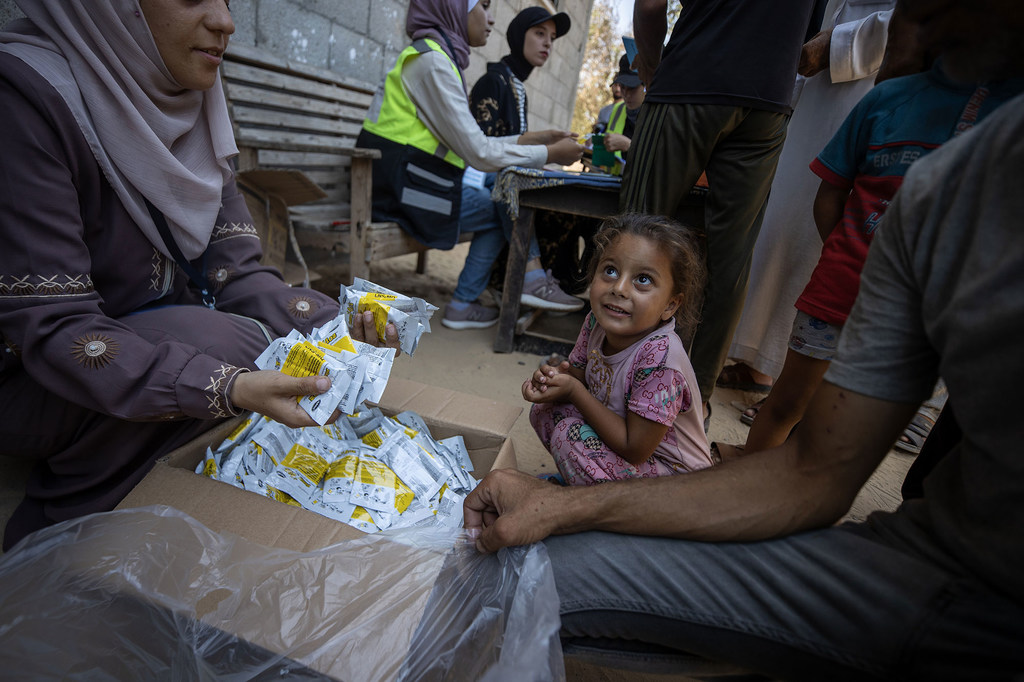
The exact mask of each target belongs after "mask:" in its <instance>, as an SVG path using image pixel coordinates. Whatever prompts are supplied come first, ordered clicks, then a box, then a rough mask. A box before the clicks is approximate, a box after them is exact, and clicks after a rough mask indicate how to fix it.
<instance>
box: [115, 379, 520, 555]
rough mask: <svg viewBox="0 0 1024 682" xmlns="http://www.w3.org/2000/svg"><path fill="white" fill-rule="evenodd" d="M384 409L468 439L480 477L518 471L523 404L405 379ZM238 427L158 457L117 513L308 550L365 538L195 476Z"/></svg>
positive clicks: (442, 434) (393, 384)
mask: <svg viewBox="0 0 1024 682" xmlns="http://www.w3.org/2000/svg"><path fill="white" fill-rule="evenodd" d="M379 407H380V408H381V410H382V411H384V413H386V414H389V415H393V414H397V413H399V412H403V411H405V410H412V411H413V412H416V413H417V414H419V415H420V416H421V417H423V420H424V421H425V422H426V423H427V425H428V426H429V427H430V431H431V434H433V436H434V438H438V439H441V438H448V437H450V436H455V435H461V436H462V437H463V439H464V440H465V442H466V448H467V450H469V456H470V459H471V460H472V461H473V467H474V472H473V475H474V476H476V477H477V478H478V479H479V478H482V477H483V476H484V474H486V473H487V472H488V471H490V470H491V469H507V468H514V467H515V466H516V455H515V450H514V449H513V446H512V441H511V439H510V438H509V433H510V432H511V430H512V425H513V424H514V423H515V421H516V419H517V418H518V417H519V414H520V413H521V412H522V408H521V407H513V406H511V405H507V404H505V403H500V402H497V401H494V400H487V399H486V398H480V397H478V396H471V395H466V394H464V393H458V392H456V391H450V390H447V389H443V388H436V387H432V386H425V385H423V384H420V383H416V382H414V381H405V380H401V379H392V380H391V381H389V382H388V387H387V390H385V392H384V395H383V397H382V398H381V401H380V405H379ZM238 423H239V420H237V419H233V420H230V421H228V422H226V423H224V424H221V425H219V426H218V427H216V428H214V429H213V430H211V431H208V432H206V433H205V434H203V435H202V436H199V437H198V438H196V439H195V440H193V441H192V442H190V443H187V444H186V445H183V446H182V447H180V448H178V449H177V450H174V451H173V452H171V453H169V454H168V455H166V456H165V457H162V458H161V459H159V460H158V461H157V463H156V465H155V466H154V467H153V470H152V471H151V472H150V473H149V474H148V475H147V476H146V477H145V478H144V479H142V481H140V482H139V484H138V485H137V486H136V487H135V489H134V490H132V492H131V493H129V494H128V496H127V497H126V498H125V499H124V500H122V502H121V504H119V505H118V507H117V508H118V509H125V508H130V507H143V506H148V505H154V504H163V505H167V506H170V507H174V508H175V509H180V510H181V511H183V512H185V513H187V514H188V515H190V516H192V517H193V518H195V519H196V520H198V521H199V522H200V523H202V524H203V525H205V526H207V527H208V528H211V529H213V530H215V531H226V532H230V533H234V534H235V535H240V536H242V537H244V538H246V539H248V540H251V541H253V542H257V543H259V544H262V545H268V546H271V547H278V548H280V549H290V550H295V551H302V552H305V551H310V550H314V549H319V548H321V547H326V546H328V545H331V544H334V543H336V542H340V541H341V540H346V539H351V538H356V537H360V536H362V535H363V533H362V532H360V531H358V530H356V529H355V528H352V527H351V526H348V525H346V524H344V523H340V522H338V521H334V520H332V519H329V518H327V517H325V516H320V515H319V514H316V513H314V512H311V511H307V510H305V509H300V508H297V507H291V506H288V505H285V504H281V503H280V502H277V501H275V500H271V499H269V498H266V497H261V496H259V495H256V494H254V493H251V492H248V491H245V490H242V489H240V488H235V487H234V486H231V485H229V484H227V483H222V482H220V481H215V480H213V479H209V478H206V477H204V476H200V475H198V474H196V473H195V468H196V466H197V465H198V464H199V462H200V461H201V459H202V458H203V456H204V455H205V453H206V448H207V447H210V446H216V445H218V444H220V443H221V442H222V441H223V440H224V439H225V438H226V437H227V434H228V433H230V432H231V430H232V429H233V428H234V427H235V426H236V425H237V424H238Z"/></svg>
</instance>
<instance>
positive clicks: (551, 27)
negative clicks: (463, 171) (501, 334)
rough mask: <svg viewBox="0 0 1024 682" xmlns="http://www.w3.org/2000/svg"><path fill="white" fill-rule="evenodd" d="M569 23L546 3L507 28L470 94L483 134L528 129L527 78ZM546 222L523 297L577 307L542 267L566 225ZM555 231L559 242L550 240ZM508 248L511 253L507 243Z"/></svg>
mask: <svg viewBox="0 0 1024 682" xmlns="http://www.w3.org/2000/svg"><path fill="white" fill-rule="evenodd" d="M571 27H572V21H571V20H570V19H569V15H567V14H566V13H565V12H559V13H558V14H551V13H550V12H548V11H547V10H546V9H544V8H543V7H527V8H526V9H524V10H523V11H522V12H520V13H519V14H517V15H516V16H515V18H513V19H512V21H511V23H509V25H508V30H507V31H506V32H505V37H506V38H507V39H508V46H509V53H508V54H507V55H505V56H504V57H502V58H501V60H500V61H497V62H489V63H488V64H487V73H485V74H484V75H483V76H481V77H480V79H479V80H478V81H477V82H476V85H474V86H473V90H472V92H471V93H470V95H469V105H470V109H471V110H472V111H473V116H474V117H476V122H477V123H478V124H479V125H480V129H481V130H483V132H484V134H485V135H487V136H488V137H503V136H505V135H522V134H523V133H526V132H527V120H526V112H527V101H526V87H525V86H524V85H523V81H525V80H526V79H527V78H529V77H530V74H531V73H532V72H533V69H534V68H536V67H538V66H543V65H544V64H545V63H546V62H547V60H548V58H549V57H550V56H551V48H552V44H553V43H554V41H555V38H560V37H561V36H563V35H565V34H566V33H568V32H569V29H570V28H571ZM472 176H473V174H472V172H469V173H468V174H467V177H472ZM494 180H495V175H494V174H493V173H491V174H488V175H487V176H486V178H482V177H481V178H478V183H479V186H480V187H481V191H489V189H490V188H491V187H493V185H494ZM538 217H539V216H538ZM543 223H544V218H541V219H540V220H538V221H537V222H536V227H537V232H536V237H535V239H534V240H532V242H531V244H530V252H529V254H528V258H529V262H528V263H527V272H526V278H525V280H524V282H523V295H522V297H521V301H520V302H521V303H523V304H525V305H532V306H534V307H543V308H547V309H553V310H561V311H565V312H569V311H574V310H579V309H580V308H582V307H583V301H581V300H580V299H578V298H576V297H574V296H570V295H568V294H566V293H565V292H563V291H562V289H561V285H560V283H559V282H558V281H557V279H556V278H554V277H552V274H551V272H550V271H546V270H544V269H543V267H542V266H541V263H542V262H544V263H550V262H551V261H552V258H553V257H554V256H553V254H554V252H555V251H556V250H557V249H558V245H559V244H560V243H561V242H562V241H563V237H564V234H563V233H565V232H566V230H563V229H558V230H555V232H557V233H558V234H556V235H549V234H545V230H544V229H542V225H543ZM552 236H554V237H555V243H552V242H551V237H552ZM504 253H507V247H506V249H505V251H504V252H503V254H504ZM504 265H505V259H504V257H499V258H498V259H497V261H496V262H495V268H494V270H492V272H491V280H490V281H491V285H492V286H495V287H500V286H502V283H503V282H504V280H505V267H504ZM537 304H540V305H537Z"/></svg>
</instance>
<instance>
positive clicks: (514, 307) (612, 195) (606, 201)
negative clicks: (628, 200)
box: [494, 185, 707, 353]
mask: <svg viewBox="0 0 1024 682" xmlns="http://www.w3.org/2000/svg"><path fill="white" fill-rule="evenodd" d="M706 191H707V190H706V189H704V188H694V189H693V190H692V191H691V192H690V194H689V195H688V196H687V199H686V200H685V201H684V205H683V216H682V217H683V219H684V220H686V221H687V223H688V224H689V225H691V226H693V227H696V228H699V229H702V228H703V226H704V195H705V193H706ZM538 208H540V209H546V210H549V211H558V212H561V213H571V214H573V215H581V216H588V217H591V218H599V219H603V218H607V217H609V216H612V215H615V214H617V213H618V212H619V191H618V188H609V187H593V186H587V185H559V186H553V187H541V188H536V189H528V190H523V191H521V192H519V216H518V218H517V219H516V220H515V222H514V224H513V227H512V234H511V236H510V237H509V251H508V261H507V263H506V266H505V285H504V289H503V291H502V296H501V313H500V315H499V317H498V336H497V338H495V340H494V350H495V352H497V353H510V352H512V350H513V346H514V342H515V331H516V319H517V318H518V317H519V297H520V296H521V295H522V293H523V276H524V275H525V273H526V260H527V251H528V249H529V244H530V238H531V237H532V236H533V217H534V211H535V210H536V209H538Z"/></svg>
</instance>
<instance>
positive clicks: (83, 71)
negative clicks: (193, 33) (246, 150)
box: [0, 0, 238, 260]
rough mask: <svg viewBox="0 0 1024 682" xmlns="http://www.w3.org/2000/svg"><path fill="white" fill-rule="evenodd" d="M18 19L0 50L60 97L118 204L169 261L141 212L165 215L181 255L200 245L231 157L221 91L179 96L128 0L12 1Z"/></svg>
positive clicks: (133, 0) (1, 36) (1, 38)
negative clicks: (18, 9)
mask: <svg viewBox="0 0 1024 682" xmlns="http://www.w3.org/2000/svg"><path fill="white" fill-rule="evenodd" d="M19 5H20V7H21V10H22V11H23V12H24V13H25V15H26V16H27V17H28V19H27V20H21V21H17V22H12V23H11V24H9V25H8V27H7V28H8V32H5V33H0V51H4V52H8V53H10V54H12V55H14V56H16V57H18V58H19V59H21V60H22V61H24V62H25V63H26V64H28V65H29V66H31V67H32V68H33V69H34V70H35V71H37V72H38V73H39V75H40V76H41V77H42V78H44V79H45V80H46V81H47V82H49V83H50V84H51V85H52V86H53V87H54V88H55V89H56V90H57V92H59V93H60V94H61V96H62V97H63V98H64V100H65V102H67V105H68V107H69V108H70V109H71V112H72V114H73V115H74V117H75V120H76V121H77V122H78V125H79V127H80V128H81V129H82V133H83V134H84V135H85V138H86V140H87V141H88V142H89V146H90V147H91V148H92V151H93V155H94V156H95V157H96V160H97V162H98V163H99V165H100V167H101V168H102V169H103V173H104V175H105V176H106V178H107V180H108V182H110V184H111V186H112V187H113V188H114V191H115V192H116V193H117V196H118V198H119V199H120V200H121V203H122V204H124V207H125V209H126V210H127V211H128V213H129V214H130V215H131V216H132V218H133V219H134V220H135V222H136V223H137V224H138V226H139V229H141V230H142V232H143V233H144V234H145V235H146V238H147V239H149V241H150V242H151V243H152V244H153V246H154V247H155V248H156V249H157V250H159V251H160V252H162V253H163V254H165V255H167V256H170V255H171V254H170V253H169V252H168V249H167V248H166V246H164V242H163V239H162V238H161V237H160V234H159V232H158V231H157V229H156V226H155V225H154V224H153V220H152V218H150V216H149V212H148V210H147V208H146V202H145V200H144V198H145V199H148V200H149V201H150V202H152V204H153V205H154V206H156V207H157V208H158V209H160V211H161V212H162V213H163V214H164V216H165V217H166V218H167V223H168V225H169V226H170V229H171V234H172V235H173V236H174V238H175V240H176V241H177V242H178V246H179V248H180V249H181V251H182V253H183V254H184V255H185V257H186V258H188V259H190V260H192V259H194V258H196V257H198V256H199V255H200V254H201V253H203V251H205V250H206V246H207V244H208V243H209V241H210V234H211V233H212V232H213V227H214V222H215V221H216V218H217V214H218V213H219V211H220V202H221V194H222V191H223V188H224V184H225V183H226V182H227V181H228V180H229V178H230V177H231V169H230V166H229V165H228V159H229V158H230V157H231V156H234V155H235V154H237V153H238V149H237V148H236V147H235V141H234V134H233V131H232V128H231V120H230V118H229V117H228V112H227V104H226V102H225V99H224V92H223V89H222V88H221V85H220V80H219V77H218V81H217V83H216V84H215V85H214V86H213V87H212V88H210V89H209V90H205V91H198V90H184V89H182V87H181V86H180V85H178V84H177V83H176V82H175V81H174V79H173V78H172V76H171V74H170V72H169V71H168V70H167V67H166V66H164V63H163V60H162V59H161V57H160V52H159V50H158V49H157V47H156V43H155V42H154V40H153V36H152V34H151V33H150V31H149V26H148V25H147V24H146V19H145V17H143V15H142V9H141V8H140V7H139V3H138V0H103V1H102V2H94V1H91V0H19Z"/></svg>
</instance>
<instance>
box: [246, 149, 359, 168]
mask: <svg viewBox="0 0 1024 682" xmlns="http://www.w3.org/2000/svg"><path fill="white" fill-rule="evenodd" d="M350 159H351V157H350V156H346V155H345V154H332V153H328V152H290V151H286V150H276V149H265V150H261V151H260V163H261V164H265V165H267V166H299V167H302V168H329V167H339V168H348V165H349V160H350Z"/></svg>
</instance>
